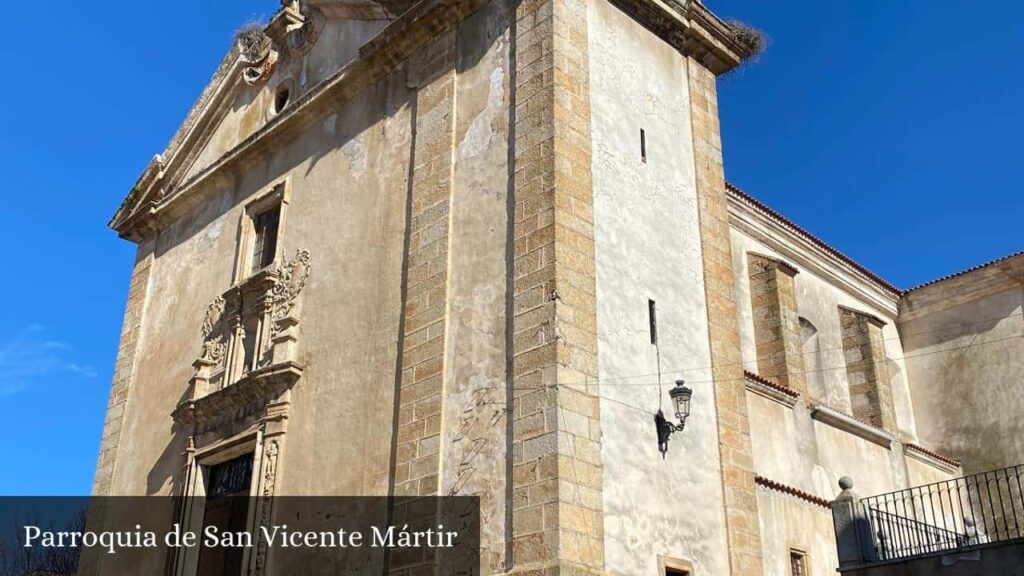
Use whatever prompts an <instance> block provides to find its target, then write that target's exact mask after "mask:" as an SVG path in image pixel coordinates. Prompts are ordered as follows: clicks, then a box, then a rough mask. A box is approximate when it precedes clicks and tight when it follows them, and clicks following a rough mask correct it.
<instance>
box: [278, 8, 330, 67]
mask: <svg viewBox="0 0 1024 576" xmlns="http://www.w3.org/2000/svg"><path fill="white" fill-rule="evenodd" d="M302 17H303V23H302V25H301V26H299V27H298V28H296V29H294V30H292V31H290V32H289V33H288V36H287V37H286V38H285V44H286V48H287V50H288V53H289V54H290V55H292V56H302V55H303V54H306V53H307V52H309V51H310V49H312V48H313V45H314V44H316V41H317V40H318V39H319V38H320V33H321V32H323V29H324V24H325V23H326V21H327V19H326V18H324V14H323V12H321V11H320V9H319V8H317V7H316V6H306V8H305V9H304V10H303V12H302Z"/></svg>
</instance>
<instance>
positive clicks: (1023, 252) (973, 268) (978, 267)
mask: <svg viewBox="0 0 1024 576" xmlns="http://www.w3.org/2000/svg"><path fill="white" fill-rule="evenodd" d="M1021 255H1024V250H1019V251H1017V252H1014V253H1013V254H1007V255H1006V256H1002V257H1000V258H996V259H995V260H989V261H988V262H983V263H981V264H978V265H976V266H971V267H970V268H967V269H964V270H961V271H959V272H953V273H952V274H946V275H945V276H942V277H940V278H936V279H934V280H929V281H927V282H924V283H923V284H918V285H917V286H914V287H913V288H907V289H906V290H904V291H903V293H904V294H906V293H907V292H912V291H914V290H917V289H918V288H924V287H926V286H931V285H932V284H938V283H939V282H942V281H944V280H950V279H953V278H956V277H958V276H963V275H964V274H969V273H971V272H974V271H976V270H981V269H982V268H988V267H989V266H993V265H995V264H999V263H1001V262H1006V261H1007V260H1011V259H1013V258H1016V257H1017V256H1021Z"/></svg>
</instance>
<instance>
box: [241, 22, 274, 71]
mask: <svg viewBox="0 0 1024 576" xmlns="http://www.w3.org/2000/svg"><path fill="white" fill-rule="evenodd" d="M235 44H236V45H237V46H238V53H239V58H240V59H241V61H242V64H243V65H244V66H245V68H244V70H242V79H243V80H245V83H246V84H248V85H249V86H256V85H258V84H262V83H264V82H266V81H267V79H269V78H270V75H271V74H273V73H274V65H275V64H277V59H278V54H277V50H276V49H275V48H274V42H273V41H272V40H271V38H270V36H268V35H267V33H266V32H264V31H263V28H262V27H261V26H259V25H258V24H254V25H250V26H243V27H242V29H241V30H239V31H238V33H237V34H236V35H235Z"/></svg>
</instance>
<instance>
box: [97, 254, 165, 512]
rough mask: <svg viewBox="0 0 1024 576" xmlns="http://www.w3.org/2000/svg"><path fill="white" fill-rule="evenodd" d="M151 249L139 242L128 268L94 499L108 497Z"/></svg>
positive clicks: (140, 316)
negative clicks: (129, 276) (119, 339)
mask: <svg viewBox="0 0 1024 576" xmlns="http://www.w3.org/2000/svg"><path fill="white" fill-rule="evenodd" d="M154 246H155V240H153V239H150V240H147V241H145V242H143V243H142V244H140V245H139V248H138V251H137V253H136V256H135V267H134V268H133V269H132V278H131V284H130V286H129V288H128V304H127V306H126V307H125V311H124V322H123V323H122V325H121V343H120V346H119V347H118V350H117V361H116V364H115V366H114V381H113V384H112V385H111V388H110V400H109V401H108V402H107V416H106V420H105V421H104V423H103V439H102V440H101V442H100V455H99V458H98V460H97V462H96V477H95V478H94V480H93V485H92V493H93V495H95V496H108V495H111V481H112V480H113V475H114V467H115V465H116V463H117V448H118V446H119V444H120V439H121V424H122V422H123V420H124V412H125V407H126V406H127V403H128V397H129V393H130V392H131V386H132V368H133V366H134V363H135V350H136V348H137V346H138V342H139V335H140V331H141V327H142V310H143V308H144V306H145V303H146V291H147V288H148V286H149V271H150V268H151V267H152V265H153V249H154Z"/></svg>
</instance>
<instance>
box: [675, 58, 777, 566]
mask: <svg viewBox="0 0 1024 576" xmlns="http://www.w3.org/2000/svg"><path fill="white" fill-rule="evenodd" d="M687 70H688V81H689V88H690V114H691V122H692V126H691V127H692V132H693V153H694V164H695V166H696V182H697V205H698V207H699V210H700V239H701V257H702V258H703V261H704V291H705V294H706V296H707V308H708V330H709V332H710V334H709V336H710V341H711V365H712V373H713V378H714V381H715V407H716V412H717V415H718V445H719V450H720V452H721V456H720V458H721V469H722V487H723V491H724V494H725V511H726V516H725V519H726V532H727V534H728V542H729V564H730V566H731V573H733V574H745V575H746V574H749V575H751V576H756V575H757V574H761V571H762V566H761V542H760V534H759V532H760V529H759V527H758V513H757V498H756V495H755V486H754V458H753V454H752V453H751V447H750V424H749V422H748V420H747V404H746V392H745V387H744V386H745V385H744V380H743V365H742V360H743V359H742V355H741V354H740V329H739V324H738V320H737V313H736V291H735V289H734V285H735V279H734V275H733V261H732V247H731V245H730V236H729V233H730V232H729V208H728V203H727V201H726V196H725V173H724V169H723V166H722V137H721V129H720V125H719V118H718V92H717V86H716V79H715V76H714V74H712V73H711V72H710V71H708V70H707V69H706V68H704V67H703V66H702V65H701V64H700V63H698V62H697V61H696V60H694V59H692V58H691V59H690V60H689V66H688V68H687Z"/></svg>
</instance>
